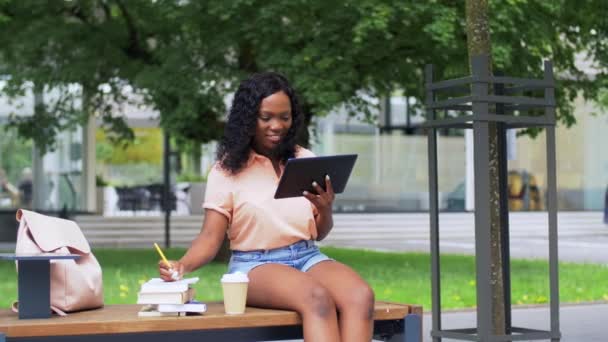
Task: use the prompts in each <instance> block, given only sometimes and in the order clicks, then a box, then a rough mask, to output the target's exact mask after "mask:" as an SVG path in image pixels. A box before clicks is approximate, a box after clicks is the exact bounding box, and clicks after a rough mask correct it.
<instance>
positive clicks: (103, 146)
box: [95, 128, 163, 165]
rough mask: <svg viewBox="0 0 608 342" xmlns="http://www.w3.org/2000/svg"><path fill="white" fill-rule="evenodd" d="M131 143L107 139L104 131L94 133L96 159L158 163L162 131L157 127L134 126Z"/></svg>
mask: <svg viewBox="0 0 608 342" xmlns="http://www.w3.org/2000/svg"><path fill="white" fill-rule="evenodd" d="M133 132H134V137H135V138H134V139H133V142H132V144H130V145H127V146H123V145H116V144H112V143H111V142H109V141H108V139H107V136H106V134H105V132H104V131H102V130H98V131H97V132H96V134H95V137H96V144H97V146H98V147H97V151H96V152H97V156H96V158H97V160H98V161H102V162H104V163H106V164H112V165H125V164H131V163H148V164H152V165H160V164H161V161H162V153H163V141H162V139H163V138H162V133H161V131H160V129H158V128H135V129H133Z"/></svg>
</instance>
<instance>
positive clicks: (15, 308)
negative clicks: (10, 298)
mask: <svg viewBox="0 0 608 342" xmlns="http://www.w3.org/2000/svg"><path fill="white" fill-rule="evenodd" d="M11 311H12V312H14V313H19V301H17V300H16V301H14V302H13V304H11ZM51 311H52V312H54V313H56V314H57V316H67V315H68V314H67V313H65V312H64V311H62V310H59V309H58V308H56V307H54V306H52V305H51Z"/></svg>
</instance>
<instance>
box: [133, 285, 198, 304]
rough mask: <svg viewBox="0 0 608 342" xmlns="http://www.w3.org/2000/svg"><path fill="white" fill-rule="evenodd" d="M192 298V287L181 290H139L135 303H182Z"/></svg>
mask: <svg viewBox="0 0 608 342" xmlns="http://www.w3.org/2000/svg"><path fill="white" fill-rule="evenodd" d="M192 298H194V289H193V288H189V289H187V290H186V291H181V292H139V293H138V294H137V304H183V303H186V302H187V301H190V300H192Z"/></svg>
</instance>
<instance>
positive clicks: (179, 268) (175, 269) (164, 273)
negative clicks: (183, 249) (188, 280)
mask: <svg viewBox="0 0 608 342" xmlns="http://www.w3.org/2000/svg"><path fill="white" fill-rule="evenodd" d="M169 263H170V264H171V267H169V266H168V265H167V264H166V263H165V262H164V261H163V260H160V261H159V262H158V273H159V274H160V277H161V279H162V280H164V281H175V280H180V279H182V278H183V276H184V264H182V263H181V262H179V261H176V260H169ZM174 273H175V274H176V276H175V277H174V276H173V274H174Z"/></svg>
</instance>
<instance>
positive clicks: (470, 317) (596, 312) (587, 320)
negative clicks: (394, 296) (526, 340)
mask: <svg viewBox="0 0 608 342" xmlns="http://www.w3.org/2000/svg"><path fill="white" fill-rule="evenodd" d="M476 316H477V315H476V313H475V311H473V310H466V311H446V312H444V313H443V315H442V325H443V328H444V329H458V328H471V327H474V326H475V324H476V323H475V321H476ZM607 318H608V303H591V304H563V305H562V306H561V307H560V331H561V333H562V339H561V341H562V342H605V341H608V329H607V326H606V319H607ZM549 320H550V317H549V307H547V306H542V307H519V308H514V309H513V326H517V327H524V328H533V329H542V330H549ZM423 322H424V323H423V324H424V335H423V341H424V342H432V341H433V340H432V338H431V337H430V331H431V325H432V324H431V313H426V314H425V315H424V319H423ZM448 341H457V340H453V339H443V340H442V342H448Z"/></svg>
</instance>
